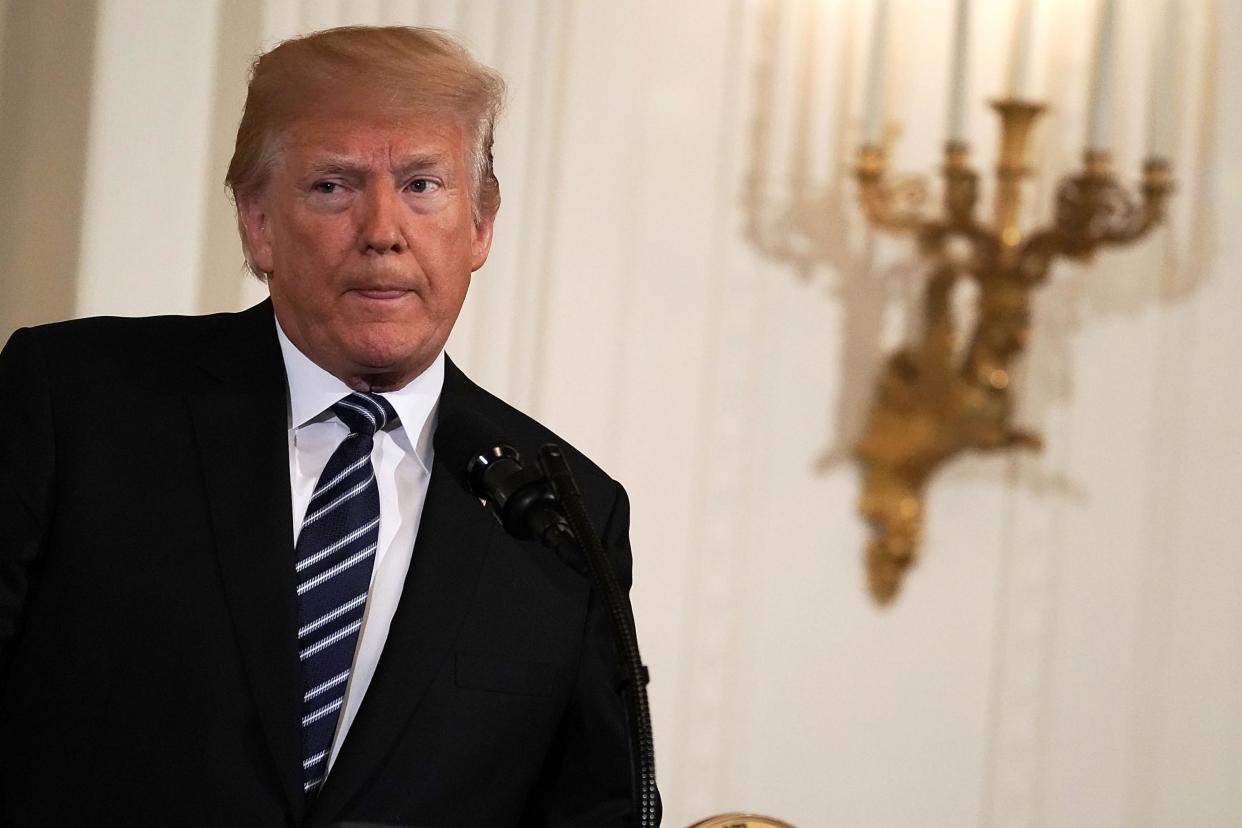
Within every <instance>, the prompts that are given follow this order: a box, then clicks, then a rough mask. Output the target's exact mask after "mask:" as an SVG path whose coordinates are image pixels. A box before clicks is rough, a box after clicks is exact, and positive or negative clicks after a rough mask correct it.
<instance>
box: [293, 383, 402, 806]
mask: <svg viewBox="0 0 1242 828" xmlns="http://www.w3.org/2000/svg"><path fill="white" fill-rule="evenodd" d="M332 413H334V414H335V415H336V416H337V417H338V418H339V419H340V420H341V422H343V423H345V425H346V426H348V427H349V436H348V437H346V438H345V439H344V440H342V441H341V444H340V445H339V446H337V447H336V451H334V452H333V453H332V456H331V457H330V458H329V459H328V465H327V466H325V467H324V470H323V474H321V475H320V476H319V482H318V483H316V484H315V493H314V494H313V495H312V496H311V500H310V504H309V505H308V506H307V507H306V517H305V518H303V520H302V531H301V532H300V533H299V534H298V543H297V549H296V554H295V557H296V559H297V582H298V658H299V660H300V661H301V665H302V687H303V690H304V693H303V696H302V784H303V789H304V790H305V791H306V794H307V796H314V794H315V793H316V792H317V791H318V790H319V786H320V785H322V784H323V779H324V776H325V774H326V773H327V770H328V751H330V750H331V749H332V736H333V734H334V733H335V732H336V720H337V717H338V715H339V714H340V710H341V706H342V704H343V703H344V701H345V688H346V686H347V685H348V683H349V670H350V666H351V665H352V664H353V660H354V647H355V645H356V644H357V641H358V631H359V630H360V629H361V628H362V615H363V611H364V610H365V609H366V603H367V589H368V588H369V587H370V584H371V569H372V567H373V565H374V563H375V550H376V546H377V544H378V541H379V521H380V508H379V490H378V488H377V487H376V484H375V469H374V468H373V467H372V465H371V448H372V446H373V445H374V436H375V432H376V431H378V430H380V429H382V428H384V426H385V425H387V424H388V423H389V422H391V421H395V420H396V419H397V414H396V412H395V411H393V408H392V406H391V405H390V404H389V403H388V401H387V400H385V399H383V398H382V397H380V396H377V395H375V394H360V393H355V394H350V395H349V396H348V397H345V398H344V399H342V400H341V401H340V402H338V403H336V404H335V405H333V406H332Z"/></svg>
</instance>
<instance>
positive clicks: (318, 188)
mask: <svg viewBox="0 0 1242 828" xmlns="http://www.w3.org/2000/svg"><path fill="white" fill-rule="evenodd" d="M340 188H341V185H340V184H337V183H336V182H335V181H316V182H315V183H314V184H313V185H312V186H311V189H312V190H314V191H315V192H317V193H324V194H325V195H329V194H331V193H335V192H336V191H337V190H339V189H340Z"/></svg>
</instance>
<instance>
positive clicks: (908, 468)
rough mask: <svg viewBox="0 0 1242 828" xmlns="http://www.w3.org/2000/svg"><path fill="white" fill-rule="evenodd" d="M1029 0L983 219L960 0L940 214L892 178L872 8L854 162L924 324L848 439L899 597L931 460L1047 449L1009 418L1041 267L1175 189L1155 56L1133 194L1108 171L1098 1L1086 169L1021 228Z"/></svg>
mask: <svg viewBox="0 0 1242 828" xmlns="http://www.w3.org/2000/svg"><path fill="white" fill-rule="evenodd" d="M1032 7H1033V2H1032V0H1020V5H1019V7H1018V11H1017V15H1016V23H1015V54H1014V56H1013V61H1014V63H1013V66H1012V67H1011V71H1012V74H1011V78H1010V91H1011V95H1010V96H1009V97H1006V98H1005V99H1003V100H999V101H996V102H994V103H993V104H992V108H993V109H994V110H995V111H996V113H997V114H998V115H999V117H1000V119H1001V134H1000V151H999V163H998V167H997V170H996V190H995V203H994V205H993V218H992V221H991V223H990V224H989V223H987V222H985V221H984V220H982V219H980V218H979V217H978V215H977V206H978V204H977V202H978V193H979V175H978V173H976V172H975V170H974V169H973V168H972V167H971V164H970V154H969V149H968V145H967V143H966V141H965V138H964V136H963V134H962V133H963V131H964V130H963V129H962V124H963V121H964V118H963V117H962V111H963V109H962V108H963V98H964V87H965V82H964V78H965V67H964V60H965V58H964V54H965V52H966V49H965V44H966V33H967V30H968V20H969V17H968V15H969V3H968V1H967V0H958V6H957V15H958V16H957V19H956V29H955V43H954V47H955V48H954V50H953V54H954V56H955V57H954V65H953V68H952V72H951V76H950V87H951V88H950V101H949V118H948V121H949V124H950V130H949V140H948V142H947V143H946V145H945V150H944V164H943V167H942V168H941V176H942V179H943V186H942V193H943V195H942V205H941V209H940V210H939V214H938V215H936V214H931V211H929V210H928V209H926V202H927V201H928V189H929V188H928V186H927V184H926V182H925V181H923V180H922V179H920V178H915V177H911V176H892V175H890V173H889V171H888V168H887V163H886V154H885V151H884V149H883V148H882V146H881V145H880V142H879V116H878V111H879V106H880V103H879V101H878V98H879V92H880V90H881V89H882V80H880V78H882V73H883V52H884V31H883V26H884V16H885V15H886V11H887V10H886V0H879V5H878V6H877V9H876V22H875V25H874V29H873V43H872V52H871V66H870V73H869V76H868V89H869V91H870V93H871V94H870V95H869V97H868V113H867V119H866V120H867V130H866V133H867V134H866V138H865V142H864V144H863V146H862V147H860V148H859V150H858V153H857V160H856V167H855V176H856V179H857V182H858V185H859V200H860V203H861V206H862V209H863V211H864V213H865V215H866V217H867V219H868V221H869V222H870V223H871V224H872V225H873V226H875V227H876V228H878V229H881V230H884V231H888V232H892V233H898V234H904V235H906V236H909V237H911V238H912V239H913V240H914V241H915V243H916V245H917V250H918V255H919V256H920V258H921V260H922V262H923V264H924V265H925V272H926V274H927V276H926V281H925V283H924V285H923V296H922V322H923V328H922V331H921V333H920V334H919V335H918V336H917V337H916V338H915V340H914V341H912V342H910V343H908V344H907V345H905V346H904V347H902V348H900V349H898V350H897V351H895V352H893V353H892V354H890V355H889V356H888V358H887V360H886V362H885V364H884V366H883V368H882V369H881V371H880V375H879V378H878V380H877V383H876V388H875V391H874V396H873V399H872V402H871V407H870V409H869V412H868V415H867V419H866V423H865V426H864V429H863V432H862V436H861V438H860V439H859V440H858V441H857V443H856V444H855V446H854V456H855V459H856V460H857V462H858V464H859V466H860V467H861V472H862V494H861V498H860V501H859V510H860V512H861V514H862V516H863V517H864V518H865V519H866V521H867V523H868V526H869V529H870V538H869V540H868V541H867V546H866V554H865V558H866V566H867V583H868V587H869V590H870V592H871V595H872V596H873V598H874V599H875V600H876V601H877V602H879V603H881V604H887V603H889V602H891V601H892V600H893V599H894V598H895V597H896V595H897V594H898V592H899V590H900V588H901V584H902V580H903V577H904V575H905V574H906V572H907V570H908V569H909V568H910V566H911V565H913V564H914V563H915V561H916V560H917V559H918V555H919V546H920V538H921V535H922V530H923V521H924V513H925V508H924V498H925V493H926V490H927V486H928V484H929V482H930V480H931V479H932V477H933V476H934V475H935V473H936V472H937V471H938V470H939V469H940V468H942V467H943V466H944V465H945V464H946V463H947V462H948V461H949V460H951V459H952V458H953V457H955V456H956V455H958V454H960V453H962V452H965V451H968V450H974V451H982V452H994V451H1000V450H1004V449H1010V448H1015V447H1018V448H1027V449H1038V448H1039V447H1040V446H1041V439H1040V437H1039V435H1038V434H1035V433H1033V432H1031V431H1027V430H1024V429H1022V428H1019V427H1017V426H1016V425H1015V424H1014V404H1015V400H1014V392H1013V387H1012V384H1011V377H1012V372H1013V366H1014V362H1015V361H1016V360H1017V359H1018V358H1019V357H1020V356H1021V355H1022V353H1023V351H1024V350H1025V349H1026V346H1027V343H1028V340H1029V337H1030V331H1031V300H1032V294H1033V293H1034V291H1035V290H1036V289H1037V288H1038V287H1039V286H1040V285H1042V284H1044V283H1045V281H1046V280H1047V278H1048V273H1049V269H1050V267H1051V265H1052V263H1053V261H1054V260H1055V259H1056V258H1057V257H1059V256H1060V257H1066V258H1069V259H1075V260H1089V259H1090V257H1091V256H1092V255H1093V254H1094V253H1095V252H1096V251H1097V250H1098V249H1100V248H1102V247H1107V246H1115V245H1123V244H1128V243H1131V242H1134V241H1136V240H1138V239H1140V238H1142V237H1143V236H1144V235H1145V234H1146V233H1147V232H1148V231H1149V230H1151V228H1153V227H1154V226H1156V225H1157V224H1158V223H1160V222H1161V221H1162V220H1163V218H1164V216H1165V206H1166V202H1167V200H1168V197H1169V194H1170V193H1171V191H1172V177H1171V173H1170V166H1169V163H1168V161H1167V160H1166V155H1165V152H1164V147H1165V145H1166V144H1167V143H1168V140H1167V133H1168V132H1169V128H1168V124H1167V123H1166V122H1165V119H1167V118H1169V117H1171V116H1169V115H1168V114H1167V113H1168V112H1169V111H1171V110H1172V106H1171V104H1172V101H1171V97H1172V89H1171V88H1170V82H1169V81H1168V80H1167V77H1161V68H1162V67H1161V66H1159V65H1157V66H1154V67H1153V72H1152V74H1153V89H1152V94H1151V102H1150V106H1151V107H1152V109H1153V111H1152V112H1151V113H1150V118H1151V123H1150V124H1149V157H1148V160H1147V161H1146V162H1145V163H1144V165H1143V170H1142V180H1141V185H1140V187H1139V190H1138V192H1137V194H1136V193H1133V192H1132V191H1131V190H1129V189H1128V188H1127V187H1126V186H1125V185H1124V184H1123V183H1121V182H1120V181H1119V180H1118V178H1117V176H1116V175H1115V174H1114V172H1113V170H1112V168H1111V164H1110V153H1109V152H1108V150H1107V149H1106V148H1105V147H1106V146H1107V144H1106V143H1105V136H1106V133H1107V131H1108V130H1107V126H1108V112H1109V96H1110V93H1111V83H1112V72H1111V62H1112V40H1113V37H1114V30H1115V28H1116V21H1115V17H1116V8H1115V0H1102V5H1101V15H1100V22H1099V29H1098V31H1097V41H1096V62H1095V72H1094V76H1093V81H1092V96H1091V98H1092V105H1091V122H1090V125H1089V133H1088V141H1087V146H1088V149H1087V150H1086V152H1085V155H1084V166H1083V168H1082V170H1081V171H1080V172H1079V173H1077V174H1075V175H1071V176H1068V177H1066V178H1065V179H1063V180H1062V181H1061V182H1060V184H1059V186H1058V189H1057V192H1056V202H1055V208H1054V215H1053V217H1052V220H1051V222H1050V223H1049V224H1047V225H1046V226H1044V227H1041V228H1036V229H1033V230H1030V231H1026V230H1024V229H1023V228H1022V227H1021V226H1020V224H1019V216H1020V212H1021V211H1020V208H1021V198H1022V193H1021V183H1022V180H1023V178H1024V177H1026V176H1027V175H1028V174H1029V170H1028V168H1027V165H1026V157H1027V147H1028V145H1029V142H1030V138H1031V133H1032V128H1033V127H1034V125H1035V123H1036V121H1037V120H1038V118H1039V116H1040V115H1041V114H1042V113H1043V112H1044V109H1045V107H1044V105H1043V104H1040V103H1036V102H1033V101H1031V100H1028V99H1027V96H1026V95H1025V94H1024V93H1025V91H1026V90H1025V89H1024V86H1025V67H1024V62H1025V60H1026V59H1027V54H1028V53H1029V30H1030V22H1031V21H1030V16H1031V13H1032ZM1177 14H1178V8H1177V6H1176V3H1173V2H1170V3H1169V6H1168V16H1169V19H1168V21H1166V24H1167V25H1166V28H1165V29H1164V30H1163V31H1161V32H1160V34H1159V36H1160V37H1161V38H1163V39H1165V46H1164V50H1163V55H1164V59H1167V60H1171V59H1172V55H1173V54H1174V49H1175V47H1176V43H1175V37H1176V35H1175V34H1173V33H1174V32H1176V23H1177ZM1023 27H1025V30H1024V29H1023ZM1157 54H1158V55H1159V54H1161V52H1160V51H1159V50H1158V52H1157ZM1158 60H1159V59H1158ZM1164 74H1165V75H1166V76H1167V74H1168V73H1167V72H1165V73H1164ZM965 280H969V281H970V282H973V285H974V287H975V291H974V297H975V312H974V315H973V323H972V326H971V329H970V330H963V325H962V324H961V320H958V319H956V318H955V317H954V313H953V310H954V304H953V301H952V298H953V292H954V289H955V288H956V287H957V286H958V285H959V283H961V282H963V281H965Z"/></svg>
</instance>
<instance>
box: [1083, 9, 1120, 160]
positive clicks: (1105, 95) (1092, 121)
mask: <svg viewBox="0 0 1242 828" xmlns="http://www.w3.org/2000/svg"><path fill="white" fill-rule="evenodd" d="M1116 28H1117V0H1103V3H1102V4H1101V7H1100V24H1099V29H1098V30H1097V31H1096V40H1095V71H1094V72H1093V73H1092V78H1091V107H1090V114H1089V116H1088V122H1087V123H1088V126H1087V149H1089V150H1106V149H1108V132H1109V121H1110V118H1109V116H1110V115H1111V114H1112V108H1113V103H1112V95H1113V41H1114V40H1115V36H1114V35H1115V30H1116Z"/></svg>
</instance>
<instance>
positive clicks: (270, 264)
mask: <svg viewBox="0 0 1242 828" xmlns="http://www.w3.org/2000/svg"><path fill="white" fill-rule="evenodd" d="M237 226H238V228H239V229H240V230H241V234H242V239H243V242H244V244H243V248H244V249H245V252H246V260H247V261H248V262H249V263H250V266H251V267H252V268H254V269H255V270H258V271H259V272H261V273H267V274H270V273H271V272H272V271H273V270H275V262H274V261H273V257H272V226H271V222H270V221H269V220H268V212H267V199H266V198H264V197H263V196H262V195H255V196H249V197H247V198H245V199H241V200H239V201H238V202H237Z"/></svg>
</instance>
